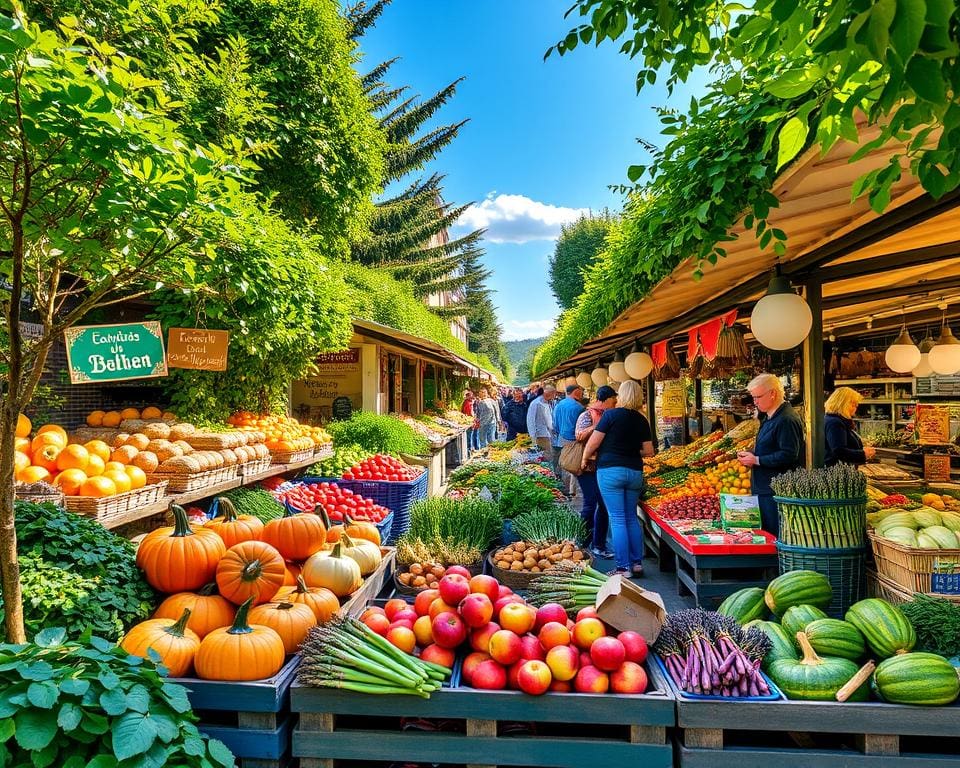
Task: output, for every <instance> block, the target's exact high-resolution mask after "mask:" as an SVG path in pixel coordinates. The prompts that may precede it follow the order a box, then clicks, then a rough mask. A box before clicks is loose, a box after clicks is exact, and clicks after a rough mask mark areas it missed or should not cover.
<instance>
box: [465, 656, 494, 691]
mask: <svg viewBox="0 0 960 768" xmlns="http://www.w3.org/2000/svg"><path fill="white" fill-rule="evenodd" d="M489 658H490V654H489V653H480V652H479V651H474V652H473V653H470V654H467V657H466V658H465V659H464V660H463V667H462V671H461V673H460V676H461V677H462V678H463V682H465V683H466V684H467V685H472V683H471V682H470V680H471V678H472V677H473V670H474V669H476V668H477V664H479V663H480V662H481V661H487V660H488V659H489Z"/></svg>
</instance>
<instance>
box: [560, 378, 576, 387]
mask: <svg viewBox="0 0 960 768" xmlns="http://www.w3.org/2000/svg"><path fill="white" fill-rule="evenodd" d="M576 383H577V380H576V379H575V378H574V377H573V376H567V378H565V379H564V380H563V388H564V389H566V388H567V387H572V386H573V385H574V384H576Z"/></svg>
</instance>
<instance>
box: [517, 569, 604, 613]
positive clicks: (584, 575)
mask: <svg viewBox="0 0 960 768" xmlns="http://www.w3.org/2000/svg"><path fill="white" fill-rule="evenodd" d="M606 582H607V577H606V576H604V575H603V574H602V573H600V571H597V570H594V569H593V568H591V567H590V566H589V565H584V564H583V563H571V562H560V563H557V564H556V565H554V566H551V567H550V568H548V569H547V570H546V571H545V572H544V573H543V574H542V575H540V576H537V577H536V578H535V579H534V580H533V581H531V582H530V586H529V587H527V589H528V590H529V591H528V592H527V602H529V603H530V604H531V605H536V606H541V605H546V604H547V603H559V604H560V605H562V606H563V607H564V608H566V609H567V610H568V611H569V610H573V611H578V610H580V609H581V608H586V607H588V606H592V605H595V604H596V601H597V593H598V592H599V591H600V588H601V587H602V586H603V585H604V584H606Z"/></svg>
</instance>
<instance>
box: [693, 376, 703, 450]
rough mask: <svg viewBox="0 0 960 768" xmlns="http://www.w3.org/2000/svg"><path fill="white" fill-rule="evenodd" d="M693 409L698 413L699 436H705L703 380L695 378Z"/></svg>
mask: <svg viewBox="0 0 960 768" xmlns="http://www.w3.org/2000/svg"><path fill="white" fill-rule="evenodd" d="M693 410H694V412H695V413H696V415H697V437H702V436H703V382H702V381H701V380H700V379H699V378H696V379H694V380H693Z"/></svg>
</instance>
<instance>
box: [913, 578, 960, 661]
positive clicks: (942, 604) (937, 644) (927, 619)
mask: <svg viewBox="0 0 960 768" xmlns="http://www.w3.org/2000/svg"><path fill="white" fill-rule="evenodd" d="M900 610H902V611H903V613H904V614H905V615H906V617H907V618H908V619H909V620H910V623H911V624H912V625H913V628H914V630H915V631H916V633H917V648H918V649H923V650H925V651H929V652H930V653H939V654H940V655H941V656H945V657H946V658H948V659H949V658H951V657H952V656H956V655H958V654H960V605H958V604H957V603H954V602H951V601H950V600H946V599H944V598H942V597H933V596H931V595H923V594H919V593H918V594H916V595H914V596H913V600H911V601H910V602H908V603H903V604H902V605H901V606H900Z"/></svg>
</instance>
